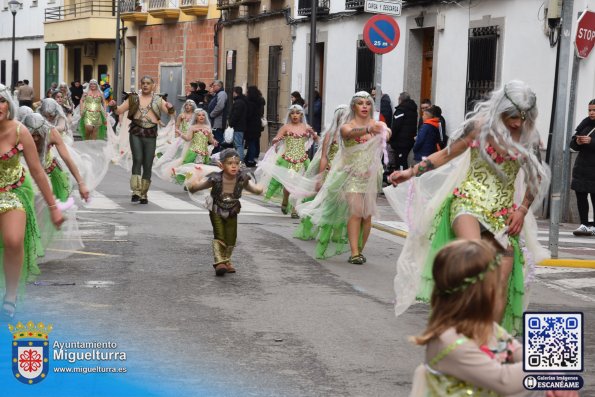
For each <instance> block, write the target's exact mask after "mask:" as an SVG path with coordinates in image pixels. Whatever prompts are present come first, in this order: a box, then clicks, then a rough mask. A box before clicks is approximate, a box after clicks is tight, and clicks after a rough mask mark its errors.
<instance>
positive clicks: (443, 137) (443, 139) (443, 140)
mask: <svg viewBox="0 0 595 397" xmlns="http://www.w3.org/2000/svg"><path fill="white" fill-rule="evenodd" d="M434 111H435V112H436V117H438V120H439V121H440V125H439V126H438V132H439V135H440V142H439V143H438V144H439V145H440V149H444V148H445V147H446V145H448V133H447V132H446V120H444V117H442V108H441V107H440V106H436V105H434Z"/></svg>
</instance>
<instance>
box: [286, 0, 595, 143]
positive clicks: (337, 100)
mask: <svg viewBox="0 0 595 397" xmlns="http://www.w3.org/2000/svg"><path fill="white" fill-rule="evenodd" d="M296 3H297V2H296ZM331 3H332V4H334V5H333V6H332V7H334V6H336V3H333V2H331ZM463 4H464V7H461V6H460V5H456V4H453V5H434V6H427V7H425V8H424V9H423V10H424V13H425V22H424V27H430V26H436V24H437V21H440V20H441V18H442V16H441V15H443V18H444V29H443V30H438V29H437V30H435V33H434V53H433V57H434V61H433V84H432V100H433V101H434V103H436V104H438V105H440V106H441V107H442V109H443V112H444V116H445V118H446V120H447V124H448V128H449V130H450V132H452V130H453V129H455V128H456V127H457V126H458V125H460V123H461V122H462V121H463V118H464V113H465V84H466V78H467V48H468V47H467V46H468V29H469V28H470V27H475V26H477V24H482V23H483V24H486V23H487V24H491V23H494V22H497V23H498V24H500V23H501V24H502V25H501V36H500V38H499V40H500V42H501V49H502V52H501V55H500V56H501V61H500V69H499V76H497V80H498V82H500V83H501V82H506V81H509V80H512V79H520V80H524V81H526V82H527V83H528V84H529V85H530V86H531V87H532V88H533V90H534V91H535V93H536V94H537V98H538V102H537V103H538V107H539V111H540V117H539V118H538V121H537V127H538V129H539V131H540V133H541V135H542V139H543V141H544V142H546V141H547V132H548V130H549V123H550V114H551V107H552V96H553V89H554V84H553V81H554V71H555V65H556V49H555V48H551V47H550V45H549V40H548V37H547V36H546V35H545V34H544V27H545V24H546V22H545V21H544V20H543V9H542V5H543V1H542V0H498V1H496V0H491V1H483V2H479V3H476V4H475V3H474V4H473V6H472V7H471V8H469V7H468V5H469V4H468V2H465V3H463ZM585 6H589V8H590V9H591V10H593V9H595V0H580V1H575V2H574V12H575V14H577V13H578V12H580V11H582V10H583V9H584V7H585ZM421 10H422V8H421V7H412V8H406V9H404V10H403V15H401V16H400V17H396V18H395V20H396V21H397V22H398V24H399V26H400V30H401V39H400V42H399V44H398V45H397V47H396V49H395V50H393V51H392V52H390V53H388V54H386V55H383V61H382V71H383V72H382V87H383V91H384V92H386V93H388V94H389V95H390V96H391V98H392V100H393V103H394V105H396V103H395V102H396V100H397V97H398V95H399V93H400V92H402V91H410V92H411V93H412V94H413V93H419V87H418V86H417V84H418V82H419V79H412V78H411V72H408V69H409V68H408V66H409V65H410V62H411V61H410V60H409V58H410V57H411V56H418V54H414V53H413V52H412V49H413V48H414V45H412V40H413V39H414V37H413V34H414V33H415V30H416V29H418V28H417V26H416V25H415V22H414V20H413V19H414V17H416V16H418V15H419V14H420V12H421ZM332 11H341V10H340V9H334V8H333V9H332ZM540 12H541V14H540ZM370 16H371V14H364V15H359V16H356V17H350V18H342V19H339V20H337V21H329V22H322V21H320V22H319V23H318V36H319V37H327V40H328V43H327V45H326V46H325V48H326V54H325V57H326V62H325V65H326V70H325V76H326V83H325V90H324V93H322V97H323V105H324V115H325V122H326V125H328V124H329V123H330V118H331V115H332V109H334V107H336V106H337V105H338V104H341V103H346V102H348V101H349V99H350V98H351V95H352V94H353V90H354V84H355V73H356V40H357V39H358V38H361V37H362V34H363V26H364V24H365V22H366V21H367V20H368V19H369V17H370ZM309 29H310V27H309V24H298V25H297V28H296V39H295V42H294V47H293V48H294V50H293V66H292V67H293V70H294V72H293V76H292V83H291V84H292V89H295V90H298V91H300V92H302V93H303V94H306V89H305V88H306V86H307V75H308V72H307V59H308V54H307V52H308V41H309ZM575 31H576V21H574V25H573V30H572V33H571V35H572V37H574V32H575ZM568 62H570V60H568ZM578 81H579V88H578V92H577V104H578V111H577V113H576V115H575V116H574V125H576V124H577V123H578V122H579V121H580V120H582V118H584V117H585V116H586V108H587V105H586V104H587V102H588V101H589V100H590V99H592V98H594V97H595V55H594V54H591V55H590V57H589V58H588V59H587V60H583V61H581V62H580V66H579V78H578ZM414 99H415V100H416V102H418V99H417V98H415V96H414Z"/></svg>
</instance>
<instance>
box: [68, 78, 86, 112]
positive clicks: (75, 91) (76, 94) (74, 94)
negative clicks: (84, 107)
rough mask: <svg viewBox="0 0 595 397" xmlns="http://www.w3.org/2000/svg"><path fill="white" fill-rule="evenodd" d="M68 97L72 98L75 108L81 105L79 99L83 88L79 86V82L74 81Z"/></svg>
mask: <svg viewBox="0 0 595 397" xmlns="http://www.w3.org/2000/svg"><path fill="white" fill-rule="evenodd" d="M70 97H71V98H72V103H73V104H74V107H75V108H76V107H77V106H78V105H79V103H81V98H82V97H83V86H82V85H81V82H80V81H75V82H74V83H73V85H72V86H71V87H70Z"/></svg>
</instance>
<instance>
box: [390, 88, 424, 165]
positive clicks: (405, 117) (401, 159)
mask: <svg viewBox="0 0 595 397" xmlns="http://www.w3.org/2000/svg"><path fill="white" fill-rule="evenodd" d="M391 130H392V135H391V137H390V140H389V144H390V148H391V155H390V156H389V157H390V159H389V167H390V168H391V169H393V170H399V169H403V170H405V169H407V168H409V164H408V162H407V156H409V152H410V151H411V149H413V144H414V143H415V135H416V134H417V104H416V103H415V101H413V100H412V99H411V96H410V95H409V94H408V93H407V92H402V93H401V94H400V95H399V105H397V107H396V108H395V114H394V116H393V120H392V125H391Z"/></svg>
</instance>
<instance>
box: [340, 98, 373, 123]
mask: <svg viewBox="0 0 595 397" xmlns="http://www.w3.org/2000/svg"><path fill="white" fill-rule="evenodd" d="M358 99H367V100H369V101H370V115H369V117H370V118H373V117H374V98H372V95H370V93H369V92H367V91H358V92H356V93H355V94H354V95H353V97H352V98H351V102H349V109H350V111H349V116H348V117H347V120H345V122H346V123H348V122H350V121H351V120H353V119H354V118H355V103H356V102H357V101H358Z"/></svg>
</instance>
